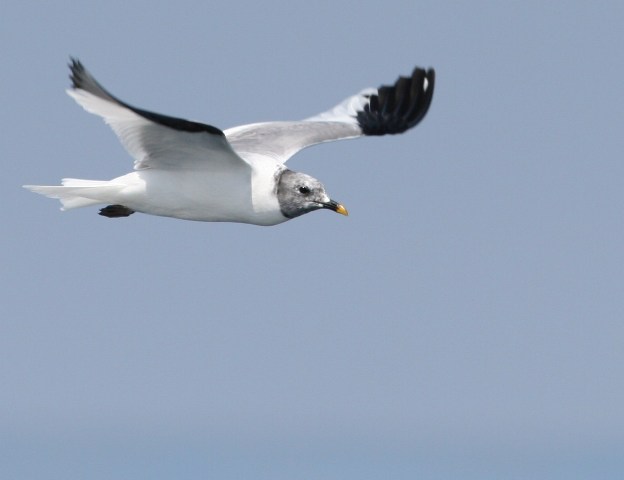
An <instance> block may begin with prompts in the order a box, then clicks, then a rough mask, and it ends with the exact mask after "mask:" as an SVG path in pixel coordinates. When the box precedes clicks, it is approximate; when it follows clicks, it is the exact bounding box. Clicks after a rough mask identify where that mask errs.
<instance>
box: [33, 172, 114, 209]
mask: <svg viewBox="0 0 624 480" xmlns="http://www.w3.org/2000/svg"><path fill="white" fill-rule="evenodd" d="M24 188H26V189H28V190H30V191H31V192H35V193H39V194H40V195H45V196H46V197H50V198H56V199H58V200H60V201H61V204H62V205H63V206H62V208H61V210H69V209H71V208H80V207H88V206H90V205H98V204H100V203H115V194H116V193H118V192H119V191H120V190H121V189H122V188H123V185H118V184H114V183H111V182H109V181H106V180H82V179H79V178H64V179H63V181H62V186H61V185H55V186H47V185H24Z"/></svg>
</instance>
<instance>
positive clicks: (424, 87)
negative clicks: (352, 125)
mask: <svg viewBox="0 0 624 480" xmlns="http://www.w3.org/2000/svg"><path fill="white" fill-rule="evenodd" d="M434 85H435V70H434V69H433V68H429V69H428V70H425V69H423V68H420V67H416V68H415V69H414V71H413V72H412V75H411V76H409V77H399V78H398V79H397V81H396V82H395V83H394V85H391V86H388V85H384V86H381V87H379V88H378V89H377V94H376V95H371V96H370V98H369V102H368V104H367V105H366V106H365V107H364V110H363V111H359V112H358V113H357V120H358V123H359V125H360V128H362V132H363V133H364V135H387V134H397V133H403V132H405V131H406V130H409V129H410V128H413V127H415V126H416V125H417V124H418V123H419V122H420V121H421V120H422V119H423V118H424V117H425V115H426V114H427V111H428V110H429V107H430V105H431V100H432V98H433V90H434Z"/></svg>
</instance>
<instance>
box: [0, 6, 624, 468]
mask: <svg viewBox="0 0 624 480" xmlns="http://www.w3.org/2000/svg"><path fill="white" fill-rule="evenodd" d="M158 5H159V4H158V3H157V2H156V3H155V2H148V1H140V2H128V1H127V0H124V1H116V0H112V1H107V2H89V3H85V2H69V1H59V2H43V1H30V2H21V1H20V2H18V1H9V2H8V3H5V4H4V6H3V8H2V14H1V15H0V42H1V44H2V45H3V62H2V65H3V66H2V68H0V85H2V88H1V89H0V104H1V105H2V115H0V127H1V129H2V132H3V135H2V141H1V142H0V145H1V149H2V150H1V157H2V158H3V162H4V166H5V173H4V175H2V176H1V178H0V182H1V184H2V192H3V204H4V206H5V209H4V213H3V218H4V220H3V222H2V223H3V231H4V235H2V249H1V253H0V255H1V256H2V265H3V269H2V270H3V272H4V273H3V284H4V285H3V287H2V290H1V293H0V317H1V318H2V320H0V385H1V387H0V439H1V440H0V442H1V444H0V463H1V464H2V465H3V467H2V468H3V469H7V471H8V476H7V477H6V478H16V479H17V478H19V479H33V480H34V479H37V480H38V479H63V480H74V479H85V478H88V479H107V480H109V479H129V478H131V479H135V478H136V479H140V478H150V479H173V478H175V479H199V478H202V479H203V478H218V479H239V478H246V479H267V480H268V479H271V480H276V479H293V478H297V479H350V478H353V479H358V480H360V479H380V478H392V479H394V480H396V479H399V480H401V479H406V480H407V479H410V480H411V479H414V478H424V479H449V478H461V479H463V480H464V479H479V480H482V479H522V478H531V479H566V480H568V479H574V478H596V479H597V478H601V479H611V478H612V479H616V478H618V479H619V478H622V474H623V473H624V407H623V405H624V322H623V318H624V291H623V290H624V289H623V285H624V268H622V265H623V263H624V254H623V245H624V223H623V220H622V219H623V210H624V196H623V194H622V181H623V179H624V161H623V157H622V152H624V133H623V132H622V126H623V120H624V95H622V79H623V78H624V59H623V57H622V54H621V49H622V46H623V45H624V33H623V30H622V25H623V24H624V6H623V4H622V3H621V2H617V1H613V2H541V1H540V2H538V1H525V2H487V1H477V2H434V1H427V2H418V1H413V0H410V1H386V2H371V1H361V2H336V1H331V2H329V1H327V2H296V1H288V2H286V1H273V0H268V1H266V2H249V3H241V2H232V3H231V4H229V5H223V4H219V3H213V2H206V1H201V2H200V1H186V0H181V1H177V2H171V3H170V4H168V5H166V6H158ZM69 55H74V56H77V57H78V58H80V59H81V60H82V61H83V62H84V64H85V65H86V66H87V67H88V68H89V69H90V70H91V71H92V72H93V73H94V74H95V76H96V77H97V78H98V79H99V80H100V81H101V82H102V83H103V84H104V85H105V86H106V87H107V88H108V89H110V90H111V91H112V92H113V93H115V94H116V95H118V96H119V97H121V98H122V99H124V100H126V101H128V102H130V103H132V104H135V105H138V106H140V107H143V108H148V109H151V110H154V111H157V112H161V113H166V114H170V115H177V116H182V117H186V118H191V119H197V120H200V121H203V122H206V123H210V124H213V125H215V126H217V127H220V128H227V127H230V126H234V125H238V124H242V123H249V122H254V121H262V120H279V119H284V120H287V119H298V118H304V117H307V116H310V115H313V114H315V113H318V112H320V111H322V110H324V109H326V108H328V107H331V106H332V105H334V104H335V103H337V102H338V101H340V100H342V99H343V98H344V97H346V96H348V95H351V94H353V93H355V92H357V91H359V90H360V89H362V88H364V87H367V86H378V85H379V84H381V83H388V82H392V81H394V80H395V79H396V77H397V76H398V75H399V74H407V73H410V72H411V70H412V68H413V67H414V66H415V65H421V66H424V67H428V66H433V67H435V68H436V70H437V85H436V93H435V96H434V100H433V104H432V107H431V109H430V111H429V114H428V116H427V118H426V119H425V120H424V121H423V123H422V124H421V125H420V126H418V128H416V129H415V130H413V131H410V132H409V133H407V134H404V135H401V136H395V137H390V138H386V137H384V138H372V139H361V140H357V141H345V142H341V143H332V144H327V145H322V146H318V147H314V148H312V149H309V150H307V151H305V152H302V153H301V154H300V155H298V156H297V157H295V158H294V159H293V160H292V161H291V162H290V163H289V166H291V168H293V169H296V170H301V171H305V172H307V173H309V174H312V175H314V176H315V177H317V178H319V179H321V180H322V181H323V182H324V183H325V185H326V187H327V189H328V191H329V192H330V194H331V195H332V196H333V197H334V198H336V199H337V200H339V201H341V202H343V203H344V204H345V205H346V206H347V207H348V208H349V211H350V213H351V215H350V216H349V217H347V218H345V217H342V216H339V215H334V214H330V213H329V212H315V213H312V214H310V215H306V216H304V217H302V218H299V219H296V220H294V221H292V222H288V223H286V224H283V225H281V226H277V227H271V228H262V227H254V226H248V225H234V224H204V223H193V222H183V221H178V220H171V219H166V218H158V217H150V216H144V215H143V216H141V215H133V216H132V217H130V218H128V219H120V220H110V219H106V218H102V217H100V216H98V215H97V209H95V208H88V209H83V210H79V211H71V212H64V213H62V212H60V211H59V210H58V203H56V202H54V201H52V200H49V199H45V198H42V197H40V196H37V195H33V194H32V193H29V192H27V191H25V190H23V189H21V188H20V185H22V184H25V183H41V184H56V183H58V181H59V179H60V178H62V177H65V176H71V177H78V178H93V179H109V178H112V177H115V176H117V175H119V174H122V173H125V172H127V171H129V170H130V168H131V165H132V161H131V159H130V158H129V157H128V155H127V154H126V153H125V151H124V150H123V149H122V147H121V146H120V144H119V143H118V141H117V140H116V138H115V136H114V135H113V133H112V132H111V131H110V130H109V129H108V128H107V127H106V126H105V125H104V124H103V123H102V122H101V121H100V119H98V118H96V117H94V116H92V115H89V114H87V113H85V112H84V111H83V110H82V109H81V108H80V107H79V106H77V105H76V104H75V103H74V102H73V101H72V100H71V99H70V98H69V97H67V96H66V95H65V93H64V89H65V88H67V86H68V84H69V81H68V78H67V74H68V71H67V67H66V64H67V61H68V57H69Z"/></svg>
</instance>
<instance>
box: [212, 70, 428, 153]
mask: <svg viewBox="0 0 624 480" xmlns="http://www.w3.org/2000/svg"><path fill="white" fill-rule="evenodd" d="M434 83H435V71H434V70H433V69H429V70H424V69H422V68H418V67H417V68H415V69H414V71H413V73H412V75H411V76H409V77H399V78H398V79H397V81H396V82H395V83H394V85H391V86H381V87H379V88H368V89H366V90H362V91H361V92H360V93H358V94H357V95H353V96H351V97H349V98H347V99H346V100H344V101H343V102H342V103H340V104H338V105H336V106H335V107H334V108H332V109H331V110H328V111H326V112H323V113H320V114H318V115H315V116H313V117H310V118H307V119H305V120H302V121H298V122H266V123H254V124H250V125H242V126H239V127H234V128H230V129H227V130H225V132H224V133H225V135H226V137H227V139H228V140H229V142H230V144H231V145H232V148H234V150H236V152H237V153H238V154H239V155H241V156H242V157H243V158H254V157H255V158H257V157H258V156H262V157H271V158H273V159H275V160H277V161H279V162H281V163H284V162H286V161H287V160H288V159H289V158H290V157H292V156H293V155H294V154H295V153H297V152H298V151H299V150H301V149H303V148H306V147H309V146H311V145H316V144H317V143H323V142H329V141H332V140H341V139H346V138H356V137H360V136H363V135H386V134H396V133H403V132H405V131H406V130H408V129H410V128H412V127H414V126H416V125H417V124H418V123H419V122H420V121H421V120H422V119H423V117H424V116H425V114H426V113H427V110H428V109H429V105H431V99H432V97H433V88H434Z"/></svg>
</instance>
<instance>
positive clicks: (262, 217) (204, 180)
mask: <svg viewBox="0 0 624 480" xmlns="http://www.w3.org/2000/svg"><path fill="white" fill-rule="evenodd" d="M122 179H123V183H125V184H126V185H127V187H126V188H125V189H124V190H123V192H121V195H120V197H121V198H120V203H122V204H123V205H125V206H127V207H128V208H131V209H133V210H135V211H137V212H142V213H147V214H151V215H159V216H164V217H173V218H181V219H185V220H196V221H203V222H240V223H253V224H258V225H275V224H277V223H280V222H283V221H285V220H286V218H285V217H284V216H283V215H282V214H281V213H280V212H279V211H258V209H256V208H255V207H254V204H253V201H252V192H251V180H250V178H249V177H247V178H244V177H241V176H240V175H231V174H229V173H219V172H216V173H215V172H214V171H212V172H210V175H208V174H204V173H203V172H201V171H200V172H198V171H176V172H173V171H166V170H149V169H147V170H139V171H137V172H133V173H130V174H128V175H125V176H124V177H120V178H119V179H115V180H114V181H117V180H122Z"/></svg>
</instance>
